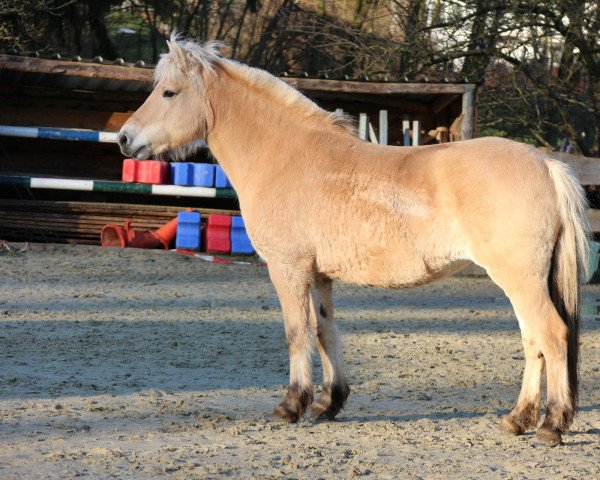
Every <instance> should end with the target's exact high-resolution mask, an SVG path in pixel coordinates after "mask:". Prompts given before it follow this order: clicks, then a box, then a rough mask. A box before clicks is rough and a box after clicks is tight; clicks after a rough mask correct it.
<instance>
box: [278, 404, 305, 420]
mask: <svg viewBox="0 0 600 480" xmlns="http://www.w3.org/2000/svg"><path fill="white" fill-rule="evenodd" d="M273 416H274V417H276V418H279V419H280V420H283V421H284V422H287V423H296V422H297V421H298V420H300V417H301V415H300V413H299V412H293V411H291V410H290V409H289V408H288V407H287V405H286V402H285V401H284V402H282V403H280V404H279V405H277V407H275V410H273ZM302 416H304V415H302Z"/></svg>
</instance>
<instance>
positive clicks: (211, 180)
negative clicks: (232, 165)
mask: <svg viewBox="0 0 600 480" xmlns="http://www.w3.org/2000/svg"><path fill="white" fill-rule="evenodd" d="M193 169H194V179H193V181H192V184H193V185H194V187H214V186H215V166H214V165H212V164H210V163H194V164H193Z"/></svg>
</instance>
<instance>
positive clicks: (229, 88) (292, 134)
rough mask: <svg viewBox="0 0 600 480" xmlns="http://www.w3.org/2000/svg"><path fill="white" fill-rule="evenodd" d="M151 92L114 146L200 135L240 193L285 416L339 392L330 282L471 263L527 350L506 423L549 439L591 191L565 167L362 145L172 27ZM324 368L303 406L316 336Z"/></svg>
mask: <svg viewBox="0 0 600 480" xmlns="http://www.w3.org/2000/svg"><path fill="white" fill-rule="evenodd" d="M168 45H169V53H167V54H164V55H162V57H161V59H160V61H159V62H158V65H157V66H156V71H155V88H154V91H153V92H152V94H151V95H150V96H149V97H148V99H147V100H146V102H145V103H144V105H142V106H141V107H140V109H139V110H138V111H137V112H135V114H134V115H133V116H132V117H131V118H130V119H129V121H128V122H127V123H126V124H125V125H124V126H123V128H122V129H121V132H120V134H119V144H120V146H121V150H122V152H123V153H124V154H126V155H129V156H133V157H137V158H148V157H150V156H160V155H162V154H167V153H169V154H170V155H172V156H175V157H177V156H178V155H179V156H183V155H185V154H186V150H187V148H188V147H186V145H188V144H189V143H190V142H191V141H193V140H195V139H198V138H204V139H205V140H206V143H207V144H208V146H209V148H210V150H211V151H212V152H213V154H214V155H215V156H216V158H217V159H218V161H219V163H220V164H221V165H222V167H223V169H224V170H225V172H226V173H227V175H228V177H229V179H230V181H231V183H232V184H233V186H234V188H235V190H236V191H237V194H238V196H239V201H240V207H241V210H242V214H243V216H244V220H245V222H246V228H247V231H248V234H249V236H250V238H251V240H252V243H253V245H254V246H255V248H256V250H257V251H258V252H260V254H261V255H262V256H263V257H264V258H265V259H266V261H267V263H268V269H269V275H270V277H271V280H272V282H273V284H274V286H275V289H276V291H277V295H278V296H279V300H280V302H281V307H282V310H283V316H284V323H285V333H286V338H287V343H288V349H289V357H290V378H289V388H288V392H287V396H286V398H285V399H284V400H283V402H282V403H281V404H280V405H279V406H277V408H275V411H274V414H275V415H276V416H278V417H281V418H283V419H285V420H287V421H290V422H296V421H297V420H299V419H300V418H301V417H303V416H304V414H305V412H306V410H307V409H308V408H309V407H310V408H311V414H312V416H314V417H320V416H322V417H325V418H328V419H333V418H334V417H335V416H336V415H337V414H338V413H339V411H340V410H341V409H342V407H343V405H344V402H345V400H346V398H347V397H348V394H349V392H350V389H349V387H348V384H347V382H346V378H345V377H344V373H343V369H342V362H343V361H342V346H341V341H340V337H339V334H338V330H337V327H336V324H335V322H334V317H333V303H332V281H333V280H342V281H346V282H353V283H357V284H364V285H375V286H379V287H389V288H402V287H409V286H413V285H420V284H424V283H427V282H431V281H433V280H436V279H439V278H442V277H444V276H447V275H449V274H451V273H453V272H456V271H457V270H459V269H460V268H461V267H463V266H464V265H465V264H466V262H468V261H473V262H474V263H476V264H477V265H480V266H482V267H484V268H485V269H486V271H487V272H488V274H489V276H490V277H491V278H492V279H493V280H494V282H495V283H496V284H498V285H499V286H500V287H501V288H502V289H503V290H504V292H505V293H506V295H507V296H508V298H509V299H510V301H511V303H512V306H513V308H514V310H515V313H516V316H517V319H518V322H519V326H520V328H521V334H522V341H523V348H524V350H525V358H526V361H525V370H524V374H523V385H522V388H521V393H520V395H519V398H518V401H517V404H516V406H515V407H514V409H513V410H512V411H511V412H510V413H509V414H508V415H506V416H505V417H504V418H503V419H502V421H501V425H500V426H501V428H502V429H503V430H505V431H506V432H509V433H511V434H516V435H518V434H522V433H524V432H525V431H526V430H527V429H531V428H534V427H536V426H537V424H538V421H539V418H540V403H541V381H542V375H543V373H544V369H545V372H546V378H547V407H546V416H545V419H544V421H543V423H542V425H541V426H540V427H539V429H538V430H537V433H536V436H535V439H536V440H537V441H539V442H543V443H545V444H549V445H556V444H558V443H560V441H561V434H563V433H564V432H565V431H566V430H567V429H568V428H569V426H570V425H571V423H572V420H573V414H574V411H575V407H576V401H577V384H578V381H577V361H578V317H579V306H578V302H579V290H580V285H581V283H582V280H583V279H584V277H585V275H586V272H585V270H586V264H587V249H588V246H587V238H586V237H587V235H588V228H589V227H588V226H587V220H586V200H585V197H584V193H583V191H582V189H581V187H580V185H579V184H578V182H577V180H576V178H575V177H574V175H573V173H572V172H571V171H570V170H569V169H568V168H567V167H566V166H565V165H564V164H562V163H560V162H557V161H555V160H552V159H550V158H548V157H547V156H545V155H544V154H543V153H541V152H539V151H537V150H535V149H534V148H532V147H529V146H526V145H523V144H520V143H515V142H512V141H509V140H504V139H499V138H482V139H477V140H469V141H463V142H456V143H446V144H440V145H432V146H422V147H390V146H381V145H373V144H370V143H367V142H364V141H362V140H360V139H359V138H357V137H356V136H355V135H354V134H353V131H352V128H351V127H350V126H349V125H348V122H347V120H346V119H345V118H344V117H343V116H340V115H336V114H333V113H328V112H325V111H324V110H322V109H321V108H319V107H318V106H317V105H315V104H314V103H313V102H311V101H310V100H308V99H307V98H305V97H304V96H302V95H301V94H300V93H299V92H297V91H296V90H294V89H292V88H290V87H288V86H287V85H285V84H284V83H283V82H281V81H280V80H278V79H277V78H275V77H273V76H271V75H270V74H268V73H266V72H264V71H261V70H258V69H254V68H250V67H248V66H246V65H243V64H240V63H237V62H234V61H231V60H228V59H225V58H223V57H221V56H220V55H219V54H218V51H217V48H216V45H215V44H210V43H209V44H205V45H198V44H196V43H193V42H189V41H180V40H178V39H177V38H176V37H174V36H172V37H171V41H170V42H168ZM313 343H316V346H317V348H318V350H319V353H320V355H321V359H322V363H323V370H324V374H323V378H324V381H323V388H322V393H321V395H320V397H319V398H318V399H316V400H314V399H313V385H312V364H311V351H312V345H313Z"/></svg>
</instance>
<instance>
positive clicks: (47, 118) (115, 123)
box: [0, 107, 133, 132]
mask: <svg viewBox="0 0 600 480" xmlns="http://www.w3.org/2000/svg"><path fill="white" fill-rule="evenodd" d="M132 114H133V112H129V113H123V112H106V111H104V112H103V111H95V110H81V109H79V110H77V109H66V108H23V107H20V108H19V107H3V108H2V109H0V124H2V125H20V126H34V127H55V128H84V129H88V130H107V131H111V132H118V131H119V129H120V128H121V127H122V126H123V124H124V123H125V122H126V121H127V119H128V118H129V117H130V116H131V115H132Z"/></svg>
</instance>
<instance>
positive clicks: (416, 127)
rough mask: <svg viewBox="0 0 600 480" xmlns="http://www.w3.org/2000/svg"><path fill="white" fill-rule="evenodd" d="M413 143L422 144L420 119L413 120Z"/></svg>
mask: <svg viewBox="0 0 600 480" xmlns="http://www.w3.org/2000/svg"><path fill="white" fill-rule="evenodd" d="M412 144H413V146H414V145H420V144H421V124H420V122H419V121H418V120H413V138H412Z"/></svg>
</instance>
